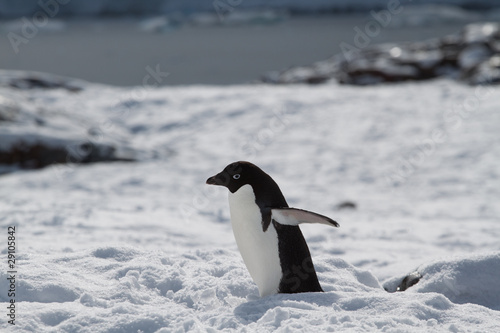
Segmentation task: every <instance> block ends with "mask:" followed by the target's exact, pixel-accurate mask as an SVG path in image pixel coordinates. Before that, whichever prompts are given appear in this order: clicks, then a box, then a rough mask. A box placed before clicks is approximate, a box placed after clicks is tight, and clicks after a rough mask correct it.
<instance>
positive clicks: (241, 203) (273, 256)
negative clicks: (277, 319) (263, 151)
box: [229, 185, 282, 296]
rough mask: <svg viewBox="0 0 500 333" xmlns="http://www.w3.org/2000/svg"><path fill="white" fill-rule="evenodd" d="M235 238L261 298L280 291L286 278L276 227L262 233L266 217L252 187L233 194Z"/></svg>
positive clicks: (231, 200)
mask: <svg viewBox="0 0 500 333" xmlns="http://www.w3.org/2000/svg"><path fill="white" fill-rule="evenodd" d="M229 209H230V212H231V224H232V227H233V233H234V238H235V239H236V244H237V245H238V249H239V250H240V253H241V256H242V257H243V261H244V262H245V265H246V266H247V269H248V271H249V272H250V276H251V277H252V279H253V280H254V282H255V284H257V287H258V288H259V293H260V296H266V295H270V294H275V293H277V292H278V287H279V283H280V280H281V277H282V271H281V265H280V259H279V254H278V235H277V233H276V230H275V229H274V227H273V226H272V225H270V226H269V228H268V229H267V231H266V232H264V231H263V230H262V215H261V213H260V209H259V206H257V204H256V203H255V195H254V192H253V189H252V187H251V186H250V185H244V186H242V187H241V188H240V189H239V190H238V191H236V192H235V193H231V192H230V193H229Z"/></svg>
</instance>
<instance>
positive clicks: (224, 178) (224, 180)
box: [207, 161, 265, 193]
mask: <svg viewBox="0 0 500 333" xmlns="http://www.w3.org/2000/svg"><path fill="white" fill-rule="evenodd" d="M261 174H264V175H265V173H264V172H263V171H262V170H261V169H260V168H259V167H257V166H256V165H254V164H252V163H250V162H245V161H239V162H234V163H231V164H229V165H228V166H226V167H225V168H224V170H222V171H221V172H219V173H218V174H216V175H215V176H212V177H210V178H208V179H207V184H209V185H219V186H224V187H227V188H228V189H229V191H231V193H234V192H236V191H238V190H239V188H240V187H242V186H243V185H246V184H250V183H251V181H254V180H256V179H259V176H260V175H261Z"/></svg>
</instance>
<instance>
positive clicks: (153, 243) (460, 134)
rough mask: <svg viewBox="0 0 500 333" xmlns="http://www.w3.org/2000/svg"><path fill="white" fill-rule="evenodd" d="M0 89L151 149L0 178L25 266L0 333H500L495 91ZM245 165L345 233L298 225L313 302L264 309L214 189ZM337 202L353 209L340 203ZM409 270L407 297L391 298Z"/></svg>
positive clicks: (432, 87)
mask: <svg viewBox="0 0 500 333" xmlns="http://www.w3.org/2000/svg"><path fill="white" fill-rule="evenodd" d="M0 95H2V96H8V98H11V99H12V98H13V97H12V96H17V97H16V98H19V100H21V101H22V102H21V103H19V105H18V106H19V107H21V108H28V103H32V104H31V107H33V108H36V107H40V108H43V109H46V110H64V112H65V117H68V116H70V115H71V113H72V112H73V114H74V117H77V118H78V117H80V116H83V114H85V119H88V120H90V119H91V120H92V124H93V126H94V127H97V128H98V129H100V130H102V131H103V132H105V133H106V135H105V136H103V138H106V137H116V136H119V137H123V138H124V140H125V139H126V141H127V144H128V145H130V146H133V147H136V148H138V147H140V148H141V149H142V150H144V151H150V152H155V154H148V155H145V156H144V157H143V158H142V160H141V161H140V162H138V163H121V162H116V163H107V164H93V165H86V166H75V165H67V166H61V165H59V166H52V167H48V168H45V169H42V170H38V171H18V172H15V173H11V174H8V175H3V176H2V177H0V212H1V214H0V225H1V228H2V230H4V233H5V236H4V241H2V243H1V244H3V245H2V254H1V255H2V256H3V257H4V259H3V260H2V262H3V263H6V261H7V260H6V236H7V235H6V233H7V226H16V228H17V229H16V230H17V233H16V237H17V256H18V261H17V270H18V279H17V290H16V291H17V292H16V306H17V308H16V309H17V317H16V325H15V327H11V326H10V325H9V324H7V323H6V319H5V318H6V316H5V314H6V305H7V303H6V302H8V301H9V298H8V297H7V295H6V292H5V291H6V289H7V278H6V277H7V275H6V271H7V269H6V264H2V267H3V268H2V270H1V271H0V290H1V292H0V302H1V304H0V305H1V306H0V307H1V308H2V309H4V312H5V314H2V317H3V319H2V321H1V322H0V325H1V326H0V329H1V330H3V331H9V332H10V331H12V332H159V333H160V332H187V331H193V332H216V331H228V332H230V331H243V332H267V331H273V330H275V331H279V332H295V331H299V332H316V331H332V332H333V331H335V332H374V331H384V332H427V331H432V332H498V330H499V327H500V316H499V312H498V311H499V310H500V284H499V283H498V276H499V267H500V249H499V242H498V240H499V238H500V228H499V223H500V220H499V216H500V206H499V205H498V202H499V199H500V177H499V170H500V169H499V167H498V165H499V160H500V145H499V143H500V136H499V134H498V133H500V113H499V112H498V110H499V106H500V98H499V97H500V87H483V86H479V87H469V86H464V85H460V84H457V83H454V82H450V81H430V82H423V83H405V84H398V85H380V86H372V87H352V86H340V85H337V84H333V83H331V84H325V85H321V86H306V85H293V86H268V85H241V86H225V87H216V86H190V87H165V88H155V89H151V88H148V89H146V88H145V87H137V88H133V89H128V88H115V87H107V86H102V85H93V84H87V85H86V86H85V87H84V89H83V90H82V91H80V92H77V93H73V92H68V91H66V90H62V89H54V90H42V89H35V90H29V91H23V90H15V91H14V90H12V88H0ZM76 105H77V106H78V107H75V108H73V107H72V106H76ZM41 114H42V115H43V114H44V113H41ZM45 114H46V115H47V117H52V114H51V113H45ZM90 115H91V116H90ZM56 119H63V118H56ZM85 124H87V122H84V123H82V131H85V130H86V126H85ZM61 125H62V126H64V122H63V123H61ZM62 126H61V127H62ZM72 128H73V129H72V132H74V133H76V132H77V128H74V127H72ZM60 133H64V131H63V130H61V131H60ZM61 135H63V134H61ZM68 135H69V134H68ZM85 140H99V136H98V137H97V138H95V137H92V138H85ZM103 140H104V139H103ZM236 160H250V161H252V162H254V163H255V164H257V165H259V166H260V167H261V168H262V169H264V170H265V171H266V172H268V173H269V174H270V175H271V176H272V177H273V178H274V179H275V180H276V181H277V183H278V184H279V185H280V187H281V189H282V191H283V193H284V195H285V197H286V198H287V200H288V203H289V204H290V206H293V207H297V208H303V209H307V210H311V211H314V212H318V213H320V214H324V215H326V216H329V217H331V218H333V219H335V220H336V221H338V222H339V223H340V228H331V227H327V226H324V225H306V226H303V227H301V228H302V230H303V232H304V235H305V237H306V240H307V242H308V244H309V247H310V250H311V254H312V257H313V260H314V263H315V266H316V269H317V273H318V278H319V281H320V283H321V285H322V286H323V289H324V290H325V292H324V293H306V294H294V295H273V296H268V297H264V298H260V297H259V296H258V290H257V287H256V285H255V284H254V283H253V281H252V279H251V278H250V275H249V274H248V271H247V270H246V268H245V266H244V264H243V261H242V259H241V256H240V254H239V253H238V251H237V248H236V243H235V241H234V237H233V235H232V231H231V225H230V222H229V207H228V202H227V191H226V190H225V189H224V188H217V187H213V186H207V185H205V180H206V178H207V177H209V176H211V175H213V174H215V173H217V172H219V171H220V170H221V169H222V168H223V167H224V166H226V165H227V164H228V163H230V162H233V161H236ZM346 201H350V202H354V203H355V204H356V206H357V208H356V209H343V210H339V209H338V208H337V207H338V205H339V203H342V202H346ZM414 271H418V272H420V273H421V274H422V275H423V278H422V279H421V281H420V282H419V283H418V284H417V285H415V286H413V287H411V288H409V289H408V290H407V291H405V292H397V293H389V292H386V291H385V290H384V287H386V288H387V289H388V290H390V289H391V288H392V289H393V290H395V286H396V285H397V283H399V282H400V281H401V279H402V278H403V277H404V276H405V275H406V274H408V273H412V272H414Z"/></svg>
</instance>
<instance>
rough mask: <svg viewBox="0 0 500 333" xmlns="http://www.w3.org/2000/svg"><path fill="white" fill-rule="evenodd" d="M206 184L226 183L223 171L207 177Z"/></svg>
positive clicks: (222, 184) (223, 184) (221, 184)
mask: <svg viewBox="0 0 500 333" xmlns="http://www.w3.org/2000/svg"><path fill="white" fill-rule="evenodd" d="M207 184H208V185H220V186H225V185H226V184H227V179H226V177H225V175H224V174H223V172H221V173H218V174H216V175H215V176H213V177H210V178H208V179H207Z"/></svg>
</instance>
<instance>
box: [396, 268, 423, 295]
mask: <svg viewBox="0 0 500 333" xmlns="http://www.w3.org/2000/svg"><path fill="white" fill-rule="evenodd" d="M421 278H422V274H420V273H419V272H413V273H411V274H408V275H407V276H405V278H404V279H403V281H401V283H400V284H399V286H398V287H397V289H396V291H405V290H406V289H408V288H410V287H411V286H414V285H416V284H417V283H418V281H420V279H421Z"/></svg>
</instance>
